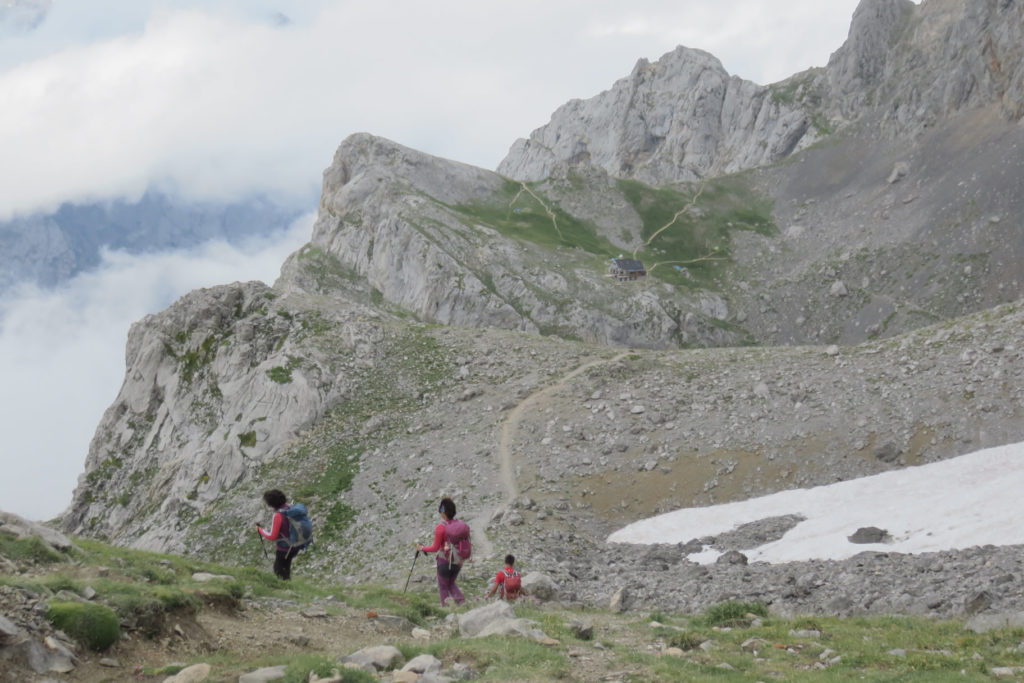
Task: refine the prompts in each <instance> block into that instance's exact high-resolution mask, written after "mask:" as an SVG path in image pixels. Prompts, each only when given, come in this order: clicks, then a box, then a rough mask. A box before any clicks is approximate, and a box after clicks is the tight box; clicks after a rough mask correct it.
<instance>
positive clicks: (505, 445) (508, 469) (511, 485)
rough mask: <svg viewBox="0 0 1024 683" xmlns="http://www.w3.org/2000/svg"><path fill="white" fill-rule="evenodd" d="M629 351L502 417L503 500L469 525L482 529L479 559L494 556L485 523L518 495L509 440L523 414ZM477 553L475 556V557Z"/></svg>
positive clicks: (574, 374) (569, 376) (537, 395)
mask: <svg viewBox="0 0 1024 683" xmlns="http://www.w3.org/2000/svg"><path fill="white" fill-rule="evenodd" d="M630 353H631V352H630V351H623V352H622V353H620V354H618V355H616V356H614V357H612V358H604V359H599V360H594V361H591V362H589V363H585V364H583V365H581V366H579V367H578V368H576V369H575V370H572V371H571V372H569V373H568V374H566V375H564V376H563V377H562V378H561V379H559V380H558V381H557V382H556V383H554V384H552V385H550V386H547V387H544V388H543V389H538V390H537V391H535V392H533V393H532V394H530V395H529V396H527V397H526V398H524V399H523V400H522V401H520V402H519V403H518V404H517V405H516V407H515V408H513V409H512V410H511V411H510V412H509V414H508V417H506V418H505V422H504V424H503V425H502V428H501V440H500V441H499V443H498V463H499V465H500V471H501V484H502V487H503V488H504V489H505V498H504V500H503V501H502V502H501V503H499V504H498V505H497V506H496V507H495V508H494V509H493V510H491V511H490V512H489V513H488V512H485V513H484V514H483V515H481V517H480V518H478V519H476V520H473V522H471V524H470V526H471V527H472V528H474V529H482V530H484V533H481V534H479V535H478V536H476V537H475V538H474V541H473V542H474V544H476V545H477V546H478V548H479V550H480V554H479V556H480V557H491V556H493V554H494V546H493V544H492V543H491V540H490V538H488V537H487V533H486V529H487V525H488V523H489V522H490V521H491V520H492V519H494V517H495V516H496V515H497V514H498V513H499V512H502V511H504V510H507V509H508V508H509V507H511V505H512V503H513V502H514V501H515V499H516V498H517V497H518V496H519V487H518V486H517V485H516V477H515V470H514V468H513V462H512V445H511V444H512V439H513V437H514V436H515V434H516V432H517V431H518V429H519V423H520V421H521V420H522V418H523V414H524V413H525V412H526V411H527V410H528V409H529V408H531V407H533V405H534V404H535V403H537V402H538V401H540V400H541V399H543V398H545V397H547V396H548V395H550V394H552V393H554V392H556V391H558V390H559V389H561V388H562V387H564V386H565V385H566V383H568V382H569V381H570V380H572V379H573V378H575V377H578V376H579V375H580V374H582V373H584V372H586V371H587V370H589V369H590V368H593V367H597V366H599V365H605V364H607V363H616V362H618V361H620V360H622V359H623V358H625V357H626V356H628V355H629V354H630ZM475 554H476V553H474V555H475Z"/></svg>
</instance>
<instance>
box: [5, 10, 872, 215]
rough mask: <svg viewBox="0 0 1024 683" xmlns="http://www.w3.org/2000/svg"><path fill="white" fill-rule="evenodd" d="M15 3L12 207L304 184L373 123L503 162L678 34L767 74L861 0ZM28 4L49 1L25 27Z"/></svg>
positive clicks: (831, 45) (728, 61) (815, 43)
mask: <svg viewBox="0 0 1024 683" xmlns="http://www.w3.org/2000/svg"><path fill="white" fill-rule="evenodd" d="M11 1H12V0H7V2H8V4H9V3H10V2H11ZM13 1H14V3H15V9H17V8H18V7H19V6H20V7H21V10H20V13H18V14H15V13H14V10H11V9H8V10H7V12H8V16H7V20H6V21H4V22H2V23H0V26H2V25H6V27H7V28H6V30H5V31H4V32H3V35H0V70H2V71H0V101H2V102H3V103H4V106H3V107H0V150H2V158H3V160H4V162H3V163H2V165H0V187H2V188H4V190H3V192H2V193H0V220H2V219H4V218H6V217H9V215H10V214H11V212H25V211H33V210H36V209H39V208H41V207H44V208H45V207H52V206H55V205H56V204H58V203H59V202H61V201H65V200H67V199H85V198H97V197H98V198H105V197H110V196H120V195H125V194H127V195H131V194H138V193H140V192H142V191H143V190H144V189H145V188H146V187H147V186H149V185H151V184H159V185H160V186H163V187H166V188H171V189H175V190H178V191H180V192H182V193H184V194H186V195H188V196H200V197H216V198H225V197H227V198H230V197H234V196H242V195H244V194H246V193H248V192H251V191H266V192H269V193H271V194H275V195H280V194H282V193H288V194H292V195H298V196H301V197H305V196H308V193H309V192H310V191H311V188H312V191H313V192H315V191H316V188H318V186H319V182H320V174H321V172H322V170H323V169H324V167H325V166H327V164H328V163H329V162H330V160H331V157H332V155H333V152H334V150H335V148H336V147H337V146H338V143H340V142H341V140H342V139H344V138H345V137H346V136H347V135H349V134H351V133H354V132H359V131H366V132H370V133H374V134H377V135H382V136H384V137H387V138H390V139H392V140H395V141H396V142H399V143H401V144H404V145H407V146H410V147H414V148H416V149H420V150H423V151H426V152H429V153H432V154H437V155H440V156H444V157H448V158H451V159H455V160H458V161H463V162H467V163H471V164H474V165H477V166H481V167H484V168H489V169H493V168H494V167H496V166H497V164H498V162H499V161H500V160H501V159H502V158H503V157H504V155H505V153H506V152H507V151H508V148H509V146H510V145H511V143H512V142H513V141H514V140H515V139H516V138H519V137H525V136H527V135H528V134H529V133H530V132H531V131H532V130H533V129H534V128H537V127H538V126H541V125H543V124H544V123H546V122H547V121H548V120H549V118H550V115H551V113H552V112H553V111H554V110H555V108H557V107H558V106H559V105H561V104H563V103H565V102H566V101H567V100H569V99H571V98H587V97H592V96H593V95H596V94H597V93H599V92H601V91H602V90H606V89H608V88H609V87H610V86H611V85H612V83H614V81H615V80H617V79H619V78H622V77H624V76H626V75H628V74H629V72H630V70H631V69H632V67H633V65H634V64H635V63H636V61H637V59H639V58H641V57H643V58H647V59H650V60H652V61H653V60H656V59H657V58H658V57H660V56H661V55H663V54H664V53H666V52H668V51H670V50H672V49H673V48H674V47H675V46H677V45H686V46H688V47H694V48H701V49H704V50H707V51H709V52H711V53H712V54H714V55H715V56H717V57H718V58H719V59H720V60H721V61H722V63H723V65H724V66H725V68H726V70H728V71H729V72H730V73H732V74H736V75H739V76H742V77H743V78H747V79H750V80H753V81H756V82H759V83H769V82H773V81H777V80H781V79H783V78H785V77H787V76H790V75H792V74H793V73H796V72H797V71H801V70H803V69H805V68H808V67H811V66H824V65H825V64H826V63H827V61H828V57H829V55H830V54H831V52H833V51H834V50H836V49H837V48H838V47H839V46H840V45H841V44H842V43H843V41H844V40H845V38H846V34H847V31H848V29H849V24H850V19H851V17H852V15H853V10H854V8H855V7H856V4H857V3H856V0H790V2H787V3H779V2H769V1H768V0H632V1H631V2H622V1H621V0H519V1H518V2H515V3H494V2H480V1H479V0H458V1H449V2H445V1H442V2H422V1H421V0H415V1H414V0H408V1H406V0H393V1H391V2H348V1H336V2H328V1H326V0H288V1H284V0H282V1H279V2H273V1H271V0H178V1H176V2H172V1H170V0H163V1H157V0H52V2H46V1H45V0H13ZM32 7H39V8H40V9H39V11H40V12H42V11H43V10H45V9H46V8H47V7H48V11H47V12H46V13H45V14H41V15H40V16H41V19H40V21H41V23H39V24H38V25H37V26H36V27H35V28H33V29H29V28H27V27H26V26H25V21H24V15H25V14H26V12H28V10H29V8H32ZM0 16H3V15H0Z"/></svg>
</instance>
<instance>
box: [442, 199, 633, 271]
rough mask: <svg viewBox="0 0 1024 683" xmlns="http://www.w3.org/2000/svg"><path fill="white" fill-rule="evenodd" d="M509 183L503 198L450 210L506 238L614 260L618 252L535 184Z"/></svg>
mask: <svg viewBox="0 0 1024 683" xmlns="http://www.w3.org/2000/svg"><path fill="white" fill-rule="evenodd" d="M526 185H527V186H528V187H529V189H530V191H523V185H522V184H520V183H518V182H514V181H511V180H509V181H506V182H505V185H504V187H503V188H502V192H501V194H499V195H498V196H497V197H495V198H494V200H493V201H491V202H488V203H486V204H483V203H476V204H459V205H456V206H451V207H449V208H451V209H453V210H454V211H455V212H456V213H458V214H460V215H461V216H462V217H463V218H464V219H466V221H467V223H468V224H469V225H470V226H472V225H473V224H475V223H482V224H484V225H487V226H488V227H491V228H494V229H495V230H497V231H498V232H500V233H501V234H502V235H504V236H505V237H510V238H512V239H517V240H521V241H524V242H530V243H532V244H536V245H539V246H542V247H546V248H548V249H554V248H558V247H572V248H576V249H582V250H583V251H586V252H589V253H591V254H598V255H601V256H606V257H609V256H612V255H614V254H616V253H618V252H619V249H618V248H617V247H615V246H614V245H613V244H612V243H611V242H609V241H608V240H607V239H605V238H603V237H601V236H600V235H598V233H597V230H596V229H595V228H594V226H593V225H591V224H589V223H586V222H584V221H581V220H579V219H577V218H575V217H574V216H571V215H569V214H568V213H566V212H565V211H563V210H562V209H560V208H558V206H557V205H556V204H555V203H554V202H553V201H552V200H550V199H548V198H547V197H546V196H544V194H543V193H541V192H540V190H538V189H537V188H536V187H535V186H534V185H533V184H531V183H527V184H526ZM531 193H532V194H531Z"/></svg>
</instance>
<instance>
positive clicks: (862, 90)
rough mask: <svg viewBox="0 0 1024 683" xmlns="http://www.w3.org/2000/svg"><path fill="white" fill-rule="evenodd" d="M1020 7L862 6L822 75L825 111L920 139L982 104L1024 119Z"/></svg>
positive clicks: (996, 1)
mask: <svg viewBox="0 0 1024 683" xmlns="http://www.w3.org/2000/svg"><path fill="white" fill-rule="evenodd" d="M1022 46H1024V7H1021V5H1020V3H1014V2H1006V1H1005V0H978V1H971V2H965V1H964V0H928V2H922V3H919V4H916V5H915V4H914V3H912V2H910V0H863V1H862V2H861V4H860V6H859V7H858V8H857V11H856V12H855V13H854V16H853V24H852V26H851V27H850V36H849V38H848V39H847V41H846V43H845V44H844V45H843V46H842V47H841V48H840V49H839V50H837V51H836V53H835V54H833V55H832V58H831V59H830V60H829V64H828V68H827V72H828V80H829V83H830V85H831V96H830V98H831V100H832V105H831V109H832V111H833V112H834V113H835V114H836V115H838V116H840V117H842V118H844V119H848V120H855V119H858V118H863V117H867V116H875V115H877V116H878V117H880V121H881V122H880V125H881V127H882V131H883V132H885V133H887V134H889V135H898V134H907V133H910V134H919V133H920V132H922V131H923V130H925V129H927V128H929V127H932V126H934V125H935V124H936V123H937V122H939V121H942V120H943V119H946V118H948V117H950V116H953V115H955V114H957V113H960V112H962V111H965V110H970V109H978V108H982V107H986V106H989V105H996V106H997V107H999V109H1000V111H1001V112H1002V114H1003V116H1004V117H1005V118H1006V119H1007V120H1009V121H1018V120H1020V118H1021V116H1022V115H1024V47H1022Z"/></svg>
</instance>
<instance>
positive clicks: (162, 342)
mask: <svg viewBox="0 0 1024 683" xmlns="http://www.w3.org/2000/svg"><path fill="white" fill-rule="evenodd" d="M277 297H278V295H277V294H276V293H275V292H273V291H272V290H271V289H269V288H268V287H267V286H266V285H263V284H262V283H255V282H252V283H247V284H237V285H229V286H222V287H216V288H213V289H203V290H198V291H194V292H192V293H190V294H189V295H187V296H185V297H183V298H182V299H180V300H179V301H177V302H176V303H175V304H174V305H172V306H171V307H170V308H168V309H167V310H166V311H164V312H162V313H160V314H158V315H152V316H147V317H146V318H143V319H142V320H141V321H139V322H137V323H135V324H134V325H133V326H132V328H131V330H130V332H129V335H128V343H127V350H126V365H127V370H126V375H125V382H124V384H123V385H122V387H121V390H120V392H119V393H118V396H117V398H116V399H115V401H114V403H113V405H111V407H110V408H108V409H107V411H106V412H105V413H104V415H103V418H102V420H101V422H100V424H99V426H98V427H97V430H96V435H95V436H94V438H93V440H92V443H91V444H90V447H89V455H88V458H87V459H86V463H85V473H84V474H83V475H82V476H81V477H80V478H79V484H78V487H77V488H76V490H75V495H74V499H73V501H72V504H71V507H70V509H69V510H68V512H67V513H66V515H65V518H64V526H65V528H66V529H68V530H69V531H71V532H73V533H77V534H88V535H93V536H99V537H103V538H107V539H110V540H112V541H114V542H128V541H131V542H132V543H133V544H134V545H135V546H137V547H142V548H158V549H162V550H176V551H181V550H183V549H184V548H183V543H184V541H183V532H184V530H185V529H186V523H187V522H188V521H190V520H192V519H194V518H195V517H198V516H200V515H202V514H203V511H204V510H205V508H206V506H207V505H209V504H210V503H211V502H213V501H215V500H218V499H219V498H220V497H221V496H222V495H223V494H224V492H225V491H230V490H231V489H233V488H234V487H235V486H237V485H238V484H239V483H241V482H242V481H245V480H247V479H248V478H249V477H250V476H251V475H252V473H253V472H254V471H255V470H257V469H258V468H259V467H261V466H262V465H263V464H265V463H266V462H268V461H270V460H272V459H273V458H274V456H275V454H277V453H278V451H279V450H280V449H281V447H282V446H283V445H284V444H286V443H287V442H288V441H289V439H291V438H292V437H294V436H295V435H296V434H297V433H298V432H299V430H301V429H303V428H305V427H306V426H308V425H309V424H310V423H312V422H313V421H315V420H316V419H317V418H319V417H321V416H322V415H323V413H324V411H325V409H326V408H327V407H328V406H329V405H331V404H332V403H333V402H336V401H337V400H340V398H342V397H343V396H344V392H345V378H346V373H345V370H344V369H343V368H341V369H339V368H338V363H339V362H341V359H343V358H356V359H358V358H359V357H361V356H363V357H365V356H367V354H370V348H371V347H372V345H373V343H374V341H375V340H376V338H377V333H376V332H375V331H374V325H373V324H372V323H361V322H358V321H356V320H354V318H355V317H356V316H357V315H360V311H359V309H358V308H357V307H353V308H352V309H350V310H346V311H342V312H340V313H336V314H335V316H334V317H332V318H328V317H325V315H324V313H323V311H322V310H318V311H317V312H316V313H309V312H308V311H304V310H301V309H300V310H294V309H289V308H287V307H282V306H281V303H280V302H278V301H276V299H277ZM328 329H329V330H330V331H331V333H332V335H334V336H333V337H332V339H331V343H330V344H328V345H323V346H318V345H317V344H315V343H313V342H316V341H317V338H318V335H319V334H322V333H324V332H325V331H326V330H328Z"/></svg>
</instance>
